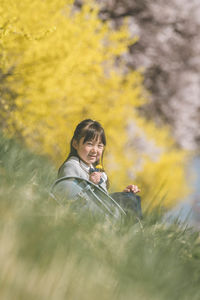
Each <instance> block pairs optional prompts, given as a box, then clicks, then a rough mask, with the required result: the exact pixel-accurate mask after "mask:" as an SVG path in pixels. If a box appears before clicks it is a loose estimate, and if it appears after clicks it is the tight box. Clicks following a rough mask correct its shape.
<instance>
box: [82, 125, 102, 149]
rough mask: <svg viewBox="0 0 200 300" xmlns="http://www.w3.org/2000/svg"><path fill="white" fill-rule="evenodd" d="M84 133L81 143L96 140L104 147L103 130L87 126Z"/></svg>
mask: <svg viewBox="0 0 200 300" xmlns="http://www.w3.org/2000/svg"><path fill="white" fill-rule="evenodd" d="M84 131H85V132H84V141H83V143H85V142H87V141H92V140H95V141H97V140H98V139H100V141H101V143H103V144H104V146H105V145H106V137H105V133H104V130H103V128H99V127H98V128H95V126H89V127H88V128H85V130H84Z"/></svg>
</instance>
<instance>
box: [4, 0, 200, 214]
mask: <svg viewBox="0 0 200 300" xmlns="http://www.w3.org/2000/svg"><path fill="white" fill-rule="evenodd" d="M199 13H200V5H199V1H198V0H192V1H190V2H189V3H188V2H185V3H184V4H183V2H182V1H179V0H170V1H168V2H167V3H166V2H165V1H164V0H163V1H162V0H159V1H146V0H140V1H137V0H134V1H129V0H120V1H119V0H99V1H98V0H97V1H96V2H95V1H80V0H77V1H61V0H60V1H59V0H55V1H52V2H51V3H46V2H44V3H42V4H41V3H40V1H38V0H34V1H31V2H30V1H28V0H26V1H24V2H23V4H22V3H21V4H17V3H15V4H14V5H13V3H12V1H7V2H5V1H2V2H1V39H0V45H1V53H0V55H1V63H0V88H1V94H0V109H1V114H0V117H1V119H0V125H1V131H2V132H3V133H4V135H6V136H7V137H11V136H12V137H14V138H16V140H18V141H20V143H22V144H23V145H25V146H26V147H29V148H30V149H31V150H32V151H34V152H35V153H38V154H44V155H46V156H48V157H49V158H50V159H51V160H52V163H53V164H54V165H55V166H56V168H58V167H59V165H60V164H61V163H62V161H63V160H64V159H65V157H66V155H67V152H68V150H69V142H70V139H71V136H72V133H73V130H74V128H75V126H76V125H77V123H78V122H80V121H81V120H82V119H85V118H93V119H97V120H98V121H100V122H101V123H102V125H103V126H104V127H105V131H106V134H107V139H108V146H107V149H106V153H105V162H104V164H105V168H106V170H107V173H108V175H109V177H110V179H111V189H112V191H113V190H114V191H116V190H120V189H122V188H123V186H124V185H125V184H127V183H130V182H134V183H136V184H138V185H140V187H141V189H142V197H143V199H144V205H145V206H147V207H148V206H151V205H153V206H155V205H157V204H159V203H160V202H162V203H163V206H164V207H166V209H169V208H170V209H171V208H174V207H177V205H178V203H181V205H182V202H185V201H186V200H185V199H188V200H187V201H186V202H187V204H188V203H190V204H189V205H191V207H192V208H195V209H197V208H198V205H199V203H198V197H199V196H198V195H196V194H198V189H197V187H198V182H199V177H198V176H199V175H198V170H197V169H198V168H197V167H196V166H197V163H196V162H197V161H198V159H199V144H200V135H199V126H200V84H199V83H200V82H199V81H200V78H199V69H200V56H199V53H200V39H199V35H200V33H199V32H200V30H199V29H200V28H199V27H200V21H199V18H198V16H199ZM105 112H106V114H105ZM195 176H196V178H195ZM152 203H153V204H152ZM197 210H198V209H197ZM197 215H198V213H197V212H196V213H195V214H194V218H198V217H197Z"/></svg>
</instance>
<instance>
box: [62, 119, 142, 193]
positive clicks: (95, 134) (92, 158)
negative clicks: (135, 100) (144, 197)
mask: <svg viewBox="0 0 200 300" xmlns="http://www.w3.org/2000/svg"><path fill="white" fill-rule="evenodd" d="M105 146H106V136H105V132H104V129H103V127H102V126H101V124H100V123H99V122H97V121H94V120H91V119H86V120H83V121H82V122H80V123H79V124H78V125H77V127H76V129H75V131H74V134H73V137H72V140H71V143H70V153H69V155H68V157H67V159H66V160H65V161H64V163H63V164H62V165H61V167H60V168H59V171H58V177H59V178H60V177H64V176H78V177H81V178H83V179H87V180H90V181H91V182H93V183H94V184H97V185H99V186H100V187H101V188H103V190H104V191H106V192H107V189H108V187H109V182H108V177H107V175H106V173H105V171H104V169H103V167H102V165H101V164H103V153H104V149H105ZM139 191H140V190H139V188H138V187H137V186H136V185H132V184H131V185H128V186H127V187H126V188H125V189H124V191H123V192H132V193H138V192H139Z"/></svg>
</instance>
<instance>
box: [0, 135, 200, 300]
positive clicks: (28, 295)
mask: <svg viewBox="0 0 200 300" xmlns="http://www.w3.org/2000/svg"><path fill="white" fill-rule="evenodd" d="M55 177H56V170H55V169H54V167H53V166H52V165H51V163H50V162H49V161H48V160H47V159H46V158H45V157H39V156H36V155H35V154H32V153H31V152H30V151H28V150H26V149H25V148H23V147H22V146H21V145H19V144H17V143H16V142H15V141H14V140H8V139H5V138H4V137H3V136H0V180H1V188H0V193H1V202H0V205H1V210H0V212H1V218H0V222H1V226H0V241H1V248H0V264H1V266H0V273H1V275H0V276H1V281H0V284H1V289H0V294H1V299H4V300H7V299H20V300H23V299H25V300H27V299H29V300H31V299H34V300H36V299H43V300H45V299H48V300H50V299H83V300H84V299H85V300H89V299H109V300H111V299H115V300H118V299H153V300H155V299H159V300H161V299H200V290H199V280H200V264H199V262H200V240H199V233H198V232H196V231H195V230H194V229H192V228H187V227H184V226H183V225H181V226H180V224H179V223H178V222H174V223H173V224H165V223H163V221H162V219H161V216H160V215H159V213H155V212H149V213H147V212H146V213H144V218H143V219H142V220H141V223H138V222H136V221H135V220H134V219H127V220H125V221H124V222H121V223H119V222H116V223H112V222H110V221H109V220H107V219H106V218H105V217H104V216H102V217H98V218H94V217H93V218H92V217H91V216H90V215H87V214H85V213H84V214H83V213H81V212H76V213H75V212H73V213H72V212H71V211H70V210H69V209H68V207H66V208H60V207H58V205H57V204H56V203H54V202H53V200H52V199H50V198H49V189H50V186H51V184H52V182H53V181H54V179H55Z"/></svg>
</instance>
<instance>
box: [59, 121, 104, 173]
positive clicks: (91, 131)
mask: <svg viewBox="0 0 200 300" xmlns="http://www.w3.org/2000/svg"><path fill="white" fill-rule="evenodd" d="M83 137H84V140H83V144H84V143H85V142H87V141H90V140H94V139H95V140H97V139H98V138H100V141H101V143H103V144H104V146H106V136H105V132H104V129H103V127H102V126H101V124H100V123H99V122H97V121H94V120H91V119H86V120H83V121H82V122H80V123H79V124H78V125H77V126H76V129H75V131H74V134H73V137H72V139H71V142H70V152H69V155H68V156H67V158H66V159H65V161H64V162H63V164H64V163H65V162H66V161H67V160H68V159H69V158H70V157H71V156H76V157H78V158H79V159H80V157H79V156H78V153H77V151H76V149H75V148H74V147H73V142H74V141H76V142H77V143H79V142H80V139H81V138H83ZM101 159H102V160H101V164H103V154H102V157H101ZM63 164H62V165H61V167H62V166H63ZM98 164H99V161H97V162H96V163H95V165H98ZM61 167H60V168H59V170H58V173H59V171H60V169H61Z"/></svg>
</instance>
